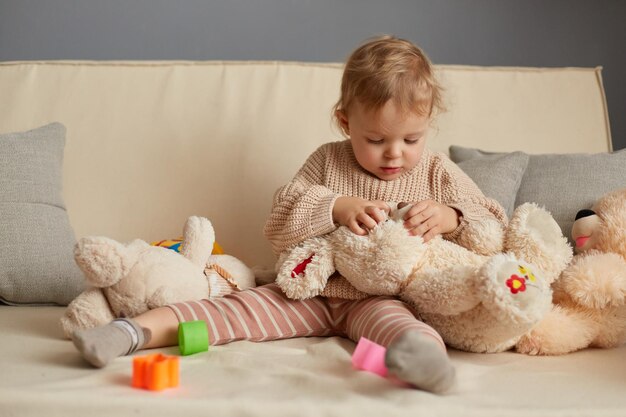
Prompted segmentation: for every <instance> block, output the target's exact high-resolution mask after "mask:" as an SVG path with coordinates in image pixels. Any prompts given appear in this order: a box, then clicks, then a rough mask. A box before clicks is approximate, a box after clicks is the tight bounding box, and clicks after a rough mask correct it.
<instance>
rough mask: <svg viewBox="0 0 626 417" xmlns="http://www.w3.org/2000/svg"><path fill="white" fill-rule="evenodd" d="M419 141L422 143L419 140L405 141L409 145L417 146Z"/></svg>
mask: <svg viewBox="0 0 626 417" xmlns="http://www.w3.org/2000/svg"><path fill="white" fill-rule="evenodd" d="M419 141H420V140H419V139H404V143H406V144H409V145H415V144H416V143H417V142H419Z"/></svg>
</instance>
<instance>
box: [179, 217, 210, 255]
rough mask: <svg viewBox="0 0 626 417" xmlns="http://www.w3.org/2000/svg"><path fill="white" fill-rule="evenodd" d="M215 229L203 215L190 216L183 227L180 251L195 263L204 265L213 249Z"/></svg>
mask: <svg viewBox="0 0 626 417" xmlns="http://www.w3.org/2000/svg"><path fill="white" fill-rule="evenodd" d="M214 243H215V231H214V230H213V225H212V224H211V222H210V221H209V220H208V219H205V218H204V217H198V216H191V217H189V218H188V219H187V222H186V223H185V227H184V228H183V243H182V247H181V249H180V253H181V254H182V255H183V256H184V257H186V258H187V259H189V260H190V261H191V262H193V263H194V264H195V265H198V266H200V267H204V266H205V265H206V263H207V259H208V258H209V256H210V255H211V251H212V250H213V244H214Z"/></svg>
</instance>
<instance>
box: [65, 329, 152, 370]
mask: <svg viewBox="0 0 626 417" xmlns="http://www.w3.org/2000/svg"><path fill="white" fill-rule="evenodd" d="M150 335H151V333H150V330H148V329H144V328H142V327H141V326H139V324H137V323H136V322H135V321H134V320H131V319H116V320H113V321H112V322H111V323H109V324H105V325H104V326H99V327H94V328H93V329H85V330H77V331H76V332H74V334H73V335H72V342H74V345H75V346H76V348H77V349H78V350H79V351H80V353H81V354H82V355H83V357H84V358H85V359H86V360H87V361H88V362H89V363H90V364H92V365H93V366H96V367H98V368H102V367H104V366H106V365H107V364H108V363H109V362H110V361H111V360H112V359H115V358H117V357H118V356H124V355H129V354H131V353H133V352H134V351H136V350H137V349H141V348H142V347H143V346H144V345H145V344H146V343H148V342H149V341H150Z"/></svg>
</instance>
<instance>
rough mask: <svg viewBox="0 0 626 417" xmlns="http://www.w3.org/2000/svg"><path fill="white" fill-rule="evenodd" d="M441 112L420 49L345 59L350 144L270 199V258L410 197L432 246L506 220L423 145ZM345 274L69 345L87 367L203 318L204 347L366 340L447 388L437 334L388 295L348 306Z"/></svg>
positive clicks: (172, 309) (404, 371)
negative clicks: (295, 296) (299, 291)
mask: <svg viewBox="0 0 626 417" xmlns="http://www.w3.org/2000/svg"><path fill="white" fill-rule="evenodd" d="M441 108H442V104H441V88H440V86H439V85H438V83H437V82H436V80H435V77H434V74H433V68H432V65H431V63H430V62H429V60H428V58H427V57H426V56H425V55H424V53H423V52H422V51H421V50H420V49H419V48H418V47H417V46H415V45H413V44H412V43H411V42H408V41H406V40H403V39H398V38H395V37H391V36H383V37H379V38H375V39H372V40H370V41H368V42H366V43H365V44H363V45H362V46H360V47H359V48H358V49H356V50H355V51H354V52H353V53H352V55H351V56H350V57H349V59H348V61H347V63H346V66H345V70H344V73H343V78H342V84H341V96H340V99H339V101H338V102H337V104H336V106H335V109H334V110H335V117H336V120H337V122H338V125H339V127H340V128H341V130H342V131H343V132H344V134H345V135H346V137H347V139H346V140H343V141H339V142H332V143H328V144H325V145H323V146H321V147H320V148H318V149H317V150H316V151H315V152H314V153H313V154H312V155H311V156H310V157H309V158H308V159H307V161H306V162H305V164H304V165H303V166H302V168H301V169H300V170H299V171H298V173H297V174H296V175H295V177H294V178H293V179H292V180H291V181H290V182H289V183H288V184H286V185H284V186H283V187H281V188H280V189H279V190H278V191H277V192H276V194H275V196H274V202H273V207H272V211H271V214H270V217H269V219H268V221H267V223H266V225H265V235H266V237H267V238H268V239H269V241H270V243H271V245H272V247H273V249H274V252H275V253H276V254H277V255H278V254H280V253H281V252H283V251H285V250H288V249H290V248H291V247H293V246H294V245H297V244H298V243H300V242H302V241H303V240H305V239H307V238H309V237H313V236H320V235H324V234H326V233H329V232H332V231H333V230H335V229H336V228H337V227H338V226H339V225H344V226H347V227H349V228H350V230H352V231H353V232H354V233H356V234H359V235H365V234H367V233H368V230H370V229H372V228H374V227H376V225H377V224H378V223H380V222H382V221H384V220H385V213H388V212H389V210H390V208H389V207H388V205H387V203H386V202H391V201H394V202H412V203H415V204H414V206H413V207H412V208H411V209H410V210H409V211H408V212H407V213H406V216H405V218H404V219H405V226H406V228H407V229H408V230H409V231H410V233H411V234H413V235H419V236H422V237H423V238H424V240H426V241H428V240H430V239H431V238H433V237H434V236H436V235H443V237H444V238H445V239H449V240H452V241H455V242H457V243H459V244H461V245H466V243H465V240H464V239H463V237H464V230H465V229H466V227H467V226H468V225H469V224H471V223H472V222H480V221H492V222H493V221H497V222H499V223H500V224H501V225H502V226H504V224H505V223H506V216H505V214H504V210H503V209H502V207H501V206H500V205H498V204H497V203H496V202H495V201H493V200H491V199H488V198H486V197H485V196H484V195H483V194H482V193H481V192H480V190H479V189H478V188H477V186H476V185H475V184H474V183H473V182H472V181H471V180H470V179H469V178H468V177H467V176H466V175H465V174H463V173H462V172H461V171H460V170H459V169H458V168H457V167H456V166H455V165H454V164H453V163H452V162H451V161H450V160H449V159H448V158H447V157H446V156H444V155H441V154H436V153H433V152H430V151H429V150H427V149H426V148H425V144H426V137H427V131H428V128H429V126H430V124H431V122H432V120H433V117H434V116H435V115H436V114H437V112H438V111H440V110H441ZM354 293H355V291H353V290H351V288H350V286H349V284H348V283H347V281H345V280H344V279H343V278H341V277H334V278H332V279H331V280H329V285H328V287H327V291H325V293H324V295H323V296H319V297H314V298H311V299H308V300H290V299H288V298H287V297H286V296H285V295H284V294H283V293H282V292H281V291H280V289H279V288H278V287H277V286H276V285H275V284H269V285H265V286H261V287H257V288H254V289H249V290H245V291H241V292H237V293H233V294H230V295H227V296H225V297H223V298H213V299H207V300H200V301H191V302H186V303H178V304H174V305H171V306H167V307H162V308H158V309H155V310H151V311H148V312H146V313H144V314H142V315H140V316H138V317H135V318H134V319H120V320H115V321H113V322H112V323H110V324H108V325H105V326H101V327H98V328H95V329H90V330H85V331H79V332H77V333H75V334H74V337H73V341H74V343H75V345H76V346H77V348H78V349H79V350H80V351H81V353H82V354H83V356H84V357H85V358H86V359H87V360H88V361H89V362H90V363H92V364H93V365H95V366H99V367H101V366H105V365H106V364H107V363H108V362H109V361H110V360H112V359H113V358H115V357H117V356H120V355H125V354H130V353H132V352H134V351H136V350H137V349H146V348H155V347H163V346H172V345H175V344H176V343H177V327H178V323H179V322H182V321H189V320H198V319H201V320H204V321H205V322H206V323H207V328H208V331H209V339H210V343H211V344H212V345H219V344H224V343H229V342H232V341H235V340H249V341H265V340H276V339H284V338H291V337H301V336H343V337H348V338H350V339H352V340H353V341H358V340H359V338H360V337H366V338H368V339H370V340H372V341H374V342H376V343H378V344H381V345H383V346H385V347H386V348H387V355H386V358H385V363H386V365H387V367H388V369H389V372H390V374H392V375H394V376H395V377H397V378H399V379H401V380H403V381H406V382H409V383H411V384H412V385H414V386H415V387H417V388H419V389H424V390H428V391H432V392H443V391H445V390H447V389H448V388H449V387H450V386H451V385H452V383H453V381H454V369H453V367H452V365H451V362H450V360H449V358H448V355H447V353H446V348H445V345H444V343H443V341H442V339H441V337H440V336H439V335H438V334H437V332H436V331H435V330H433V329H432V328H431V327H429V326H428V325H426V324H424V323H422V322H421V321H420V320H419V319H418V318H417V316H416V314H415V313H414V311H413V310H412V309H411V307H409V306H408V305H406V304H405V303H404V302H402V301H400V300H398V299H395V298H393V297H382V296H372V297H368V298H359V297H354V298H357V299H350V298H351V297H350V296H348V297H347V298H346V297H345V295H346V294H348V295H349V294H354Z"/></svg>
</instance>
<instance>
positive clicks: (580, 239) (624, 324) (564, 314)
mask: <svg viewBox="0 0 626 417" xmlns="http://www.w3.org/2000/svg"><path fill="white" fill-rule="evenodd" d="M571 235H572V239H573V240H574V242H576V247H575V251H576V253H577V254H576V256H574V259H573V260H572V262H571V263H570V264H569V265H568V266H567V268H565V270H564V271H563V272H562V273H561V276H560V278H559V279H558V280H557V281H556V282H555V283H554V284H553V286H552V287H553V291H554V303H555V307H554V308H553V309H552V311H550V313H549V314H548V315H547V316H546V317H545V318H544V319H543V320H542V321H541V322H540V323H539V324H538V325H537V326H535V327H534V328H533V329H532V331H531V332H530V333H528V334H527V335H525V336H524V337H522V339H521V340H520V342H519V343H518V345H517V347H516V348H517V351H518V352H522V353H528V354H532V355H560V354H564V353H569V352H574V351H576V350H580V349H583V348H586V347H599V348H610V347H615V346H619V345H621V344H622V343H624V342H626V188H623V189H620V190H616V191H613V192H611V193H608V194H606V195H604V196H603V197H602V198H600V199H599V200H598V201H597V202H596V203H595V204H594V206H593V208H592V209H591V210H581V211H579V212H578V214H577V215H576V221H575V222H574V224H573V226H572V231H571Z"/></svg>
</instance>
